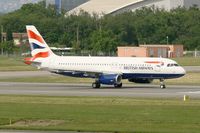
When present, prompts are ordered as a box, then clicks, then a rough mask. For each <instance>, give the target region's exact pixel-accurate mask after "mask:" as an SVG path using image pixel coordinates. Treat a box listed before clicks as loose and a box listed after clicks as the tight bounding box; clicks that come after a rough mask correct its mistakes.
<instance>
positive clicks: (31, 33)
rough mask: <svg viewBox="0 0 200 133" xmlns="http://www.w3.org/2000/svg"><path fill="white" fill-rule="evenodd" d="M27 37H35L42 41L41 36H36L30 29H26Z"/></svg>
mask: <svg viewBox="0 0 200 133" xmlns="http://www.w3.org/2000/svg"><path fill="white" fill-rule="evenodd" d="M27 32H28V37H29V38H31V39H35V40H37V41H39V42H41V43H44V41H43V39H42V37H40V36H38V35H37V34H35V33H34V32H33V31H31V30H28V31H27Z"/></svg>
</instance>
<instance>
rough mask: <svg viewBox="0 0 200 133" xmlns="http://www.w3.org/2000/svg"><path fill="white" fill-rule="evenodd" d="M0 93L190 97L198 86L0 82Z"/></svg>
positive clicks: (198, 91)
mask: <svg viewBox="0 0 200 133" xmlns="http://www.w3.org/2000/svg"><path fill="white" fill-rule="evenodd" d="M0 94H8V95H10V94H12V95H13V94H14V95H45V96H103V97H104V96H105V97H107V96H108V97H109V96H116V97H140V98H182V97H183V96H184V95H188V96H190V97H192V98H200V86H179V85H178V86H177V85H168V86H167V89H160V87H159V85H135V84H125V85H124V87H123V88H120V89H116V88H113V87H112V86H102V87H101V88H100V89H92V87H91V84H65V83H14V82H0Z"/></svg>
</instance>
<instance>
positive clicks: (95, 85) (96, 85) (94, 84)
mask: <svg viewBox="0 0 200 133" xmlns="http://www.w3.org/2000/svg"><path fill="white" fill-rule="evenodd" d="M100 87H101V84H100V83H97V82H95V83H92V88H100Z"/></svg>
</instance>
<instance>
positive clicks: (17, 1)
mask: <svg viewBox="0 0 200 133" xmlns="http://www.w3.org/2000/svg"><path fill="white" fill-rule="evenodd" d="M38 1H41V0H0V13H8V12H11V11H14V10H17V9H19V8H20V7H21V6H22V5H23V4H26V3H37V2H38Z"/></svg>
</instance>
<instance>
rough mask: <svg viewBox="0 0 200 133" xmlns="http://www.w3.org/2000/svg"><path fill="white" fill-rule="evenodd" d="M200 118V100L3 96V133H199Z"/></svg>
mask: <svg viewBox="0 0 200 133" xmlns="http://www.w3.org/2000/svg"><path fill="white" fill-rule="evenodd" d="M199 118H200V100H191V101H187V102H183V101H182V100H179V99H170V100H168V99H134V98H119V97H48V96H44V97H42V96H6V95H1V96H0V125H1V126H0V128H1V129H27V130H34V129H35V130H38V129H39V130H67V131H69V130H71V131H95V132H107V131H108V132H137V133H163V132H164V133H172V132H176V133H188V132H190V133H198V132H199V131H200V121H199ZM10 120H11V121H12V122H11V125H9V122H10ZM52 121H53V122H56V121H57V122H60V123H58V124H54V125H53V124H52ZM37 123H39V124H37Z"/></svg>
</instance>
